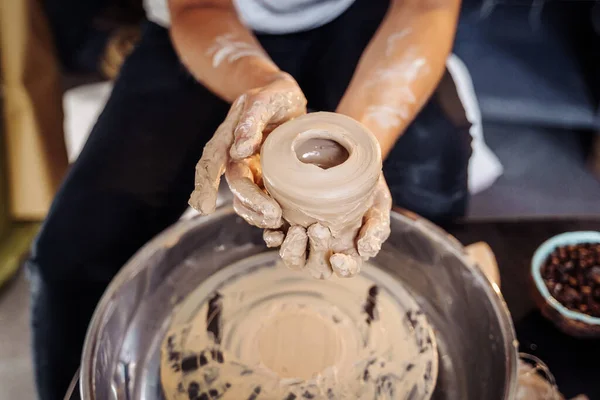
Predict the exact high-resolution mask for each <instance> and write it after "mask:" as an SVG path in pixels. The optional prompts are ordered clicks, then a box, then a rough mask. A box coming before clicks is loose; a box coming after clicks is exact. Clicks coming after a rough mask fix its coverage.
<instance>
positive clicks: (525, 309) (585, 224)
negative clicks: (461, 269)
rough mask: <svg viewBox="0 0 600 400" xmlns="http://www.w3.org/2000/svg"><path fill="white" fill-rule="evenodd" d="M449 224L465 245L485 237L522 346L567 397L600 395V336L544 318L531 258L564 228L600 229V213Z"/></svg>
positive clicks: (576, 229)
mask: <svg viewBox="0 0 600 400" xmlns="http://www.w3.org/2000/svg"><path fill="white" fill-rule="evenodd" d="M443 228H444V229H446V230H447V231H448V232H449V233H450V234H452V235H454V236H455V237H456V238H457V239H458V240H459V241H460V242H462V243H463V244H464V245H469V244H471V243H474V242H479V241H485V242H487V243H488V244H489V245H490V247H491V248H492V250H493V251H494V253H495V255H496V259H497V261H498V266H499V268H500V281H501V290H502V293H503V295H504V298H505V300H506V303H507V305H508V308H509V309H510V311H511V315H512V317H513V321H514V323H515V329H516V332H517V338H518V340H519V343H520V350H521V351H523V352H526V353H529V354H533V355H535V356H537V357H539V358H540V359H542V360H543V361H544V362H546V364H548V367H549V368H550V371H551V372H552V373H553V374H554V376H555V378H556V381H557V384H558V386H559V388H560V389H561V391H562V392H563V393H564V394H565V396H566V397H567V398H570V397H573V396H575V395H577V394H580V393H584V394H587V395H588V396H589V398H590V399H594V400H595V399H600V340H582V339H575V338H572V337H570V336H567V335H565V334H563V333H562V332H560V331H558V330H557V329H556V328H555V327H554V325H553V324H552V323H550V322H548V321H547V320H546V319H545V318H544V317H542V316H541V314H540V312H539V311H538V310H537V308H536V306H535V304H534V301H533V297H532V290H533V289H532V284H531V278H530V273H529V271H530V262H531V257H532V256H533V253H534V251H535V250H536V248H537V247H538V246H539V245H540V244H542V242H544V241H545V240H546V239H549V238H550V237H552V236H554V235H557V234H559V233H563V232H569V231H582V230H592V231H600V216H596V217H589V218H536V219H515V220H481V221H468V222H461V223H453V224H449V225H445V226H443Z"/></svg>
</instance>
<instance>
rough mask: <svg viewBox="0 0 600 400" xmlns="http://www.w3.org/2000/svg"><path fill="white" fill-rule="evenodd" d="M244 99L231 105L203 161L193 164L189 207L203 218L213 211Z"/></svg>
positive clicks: (205, 147)
mask: <svg viewBox="0 0 600 400" xmlns="http://www.w3.org/2000/svg"><path fill="white" fill-rule="evenodd" d="M244 99H245V96H240V97H239V98H238V99H237V100H236V101H235V102H234V103H233V105H232V106H231V108H230V109H229V113H228V114H227V117H226V118H225V120H224V121H223V123H222V124H221V125H219V127H218V128H217V131H216V132H215V134H214V135H213V137H212V138H211V139H210V140H209V141H208V143H206V146H204V150H203V151H202V157H201V158H200V161H198V164H196V177H195V180H194V191H193V192H192V194H191V196H190V199H189V201H188V203H189V205H190V206H192V208H194V209H195V210H196V211H198V212H199V213H200V214H203V215H206V214H210V213H212V212H214V211H215V207H216V204H217V194H218V191H219V183H220V182H221V175H223V172H224V171H225V165H226V163H227V161H228V159H229V153H228V152H229V148H230V147H231V144H232V143H233V129H234V128H235V126H236V125H237V123H238V121H239V118H240V113H241V110H242V105H243V104H244Z"/></svg>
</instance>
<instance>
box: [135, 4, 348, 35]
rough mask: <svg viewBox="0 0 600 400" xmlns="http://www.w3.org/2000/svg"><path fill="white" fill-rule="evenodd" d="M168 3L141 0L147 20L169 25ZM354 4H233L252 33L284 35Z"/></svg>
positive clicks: (319, 22)
mask: <svg viewBox="0 0 600 400" xmlns="http://www.w3.org/2000/svg"><path fill="white" fill-rule="evenodd" d="M167 2H168V0H144V8H145V9H146V15H147V17H148V19H149V20H150V21H152V22H155V23H157V24H159V25H161V26H164V27H169V26H170V25H171V21H170V15H169V7H168V5H167ZM353 2H354V0H234V4H235V8H236V10H237V12H238V15H239V17H240V19H241V20H242V22H243V23H244V24H245V25H246V26H247V27H248V28H250V29H252V30H253V31H256V32H263V33H271V34H284V33H293V32H300V31H306V30H309V29H313V28H317V27H319V26H322V25H325V24H326V23H328V22H330V21H333V20H334V19H335V18H337V17H339V16H340V15H341V14H342V13H343V12H344V11H346V10H347V9H348V7H350V6H351V5H352V3H353Z"/></svg>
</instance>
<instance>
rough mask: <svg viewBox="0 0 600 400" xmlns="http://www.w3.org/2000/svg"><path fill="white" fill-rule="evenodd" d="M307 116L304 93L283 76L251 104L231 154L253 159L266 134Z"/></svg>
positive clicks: (240, 125)
mask: <svg viewBox="0 0 600 400" xmlns="http://www.w3.org/2000/svg"><path fill="white" fill-rule="evenodd" d="M305 113H306V98H305V97H304V94H303V93H302V91H301V90H300V88H299V87H298V84H297V83H296V82H295V80H294V78H292V77H291V76H290V75H288V74H282V75H281V77H280V79H278V80H276V81H274V82H272V83H271V84H269V85H268V88H266V89H265V90H264V91H262V92H259V93H256V94H255V95H254V96H252V99H249V100H248V101H247V103H246V106H245V107H244V111H243V112H242V116H241V118H240V122H239V124H238V126H237V127H236V129H235V132H234V137H235V139H234V141H233V145H232V146H231V150H230V153H229V154H230V155H231V157H232V158H234V159H236V160H240V159H243V158H247V157H250V156H251V155H252V154H255V153H257V152H258V151H259V149H260V146H261V144H262V142H263V138H264V134H265V131H270V130H273V129H274V128H275V127H277V126H278V125H280V124H282V123H284V122H285V121H287V120H289V119H292V118H295V117H297V116H299V115H302V114H305Z"/></svg>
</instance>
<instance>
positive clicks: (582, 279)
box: [540, 243, 600, 315]
mask: <svg viewBox="0 0 600 400" xmlns="http://www.w3.org/2000/svg"><path fill="white" fill-rule="evenodd" d="M540 273H541V275H542V278H543V279H544V282H545V284H546V287H547V288H548V290H549V291H550V293H551V294H552V296H554V298H556V299H557V300H558V301H559V302H560V303H562V304H563V305H564V306H565V307H567V308H569V309H572V310H575V311H578V312H584V313H586V314H590V315H595V314H594V313H600V243H580V244H572V245H567V246H560V247H557V248H555V249H554V250H553V251H552V253H550V255H549V256H548V258H547V259H546V261H545V262H544V263H543V265H542V267H541V270H540Z"/></svg>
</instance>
